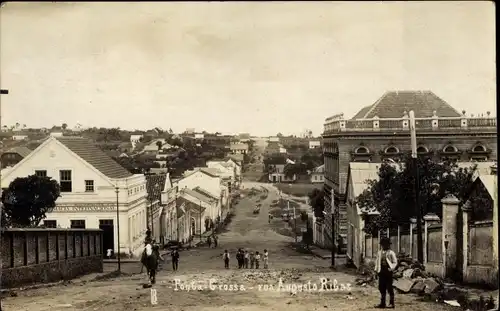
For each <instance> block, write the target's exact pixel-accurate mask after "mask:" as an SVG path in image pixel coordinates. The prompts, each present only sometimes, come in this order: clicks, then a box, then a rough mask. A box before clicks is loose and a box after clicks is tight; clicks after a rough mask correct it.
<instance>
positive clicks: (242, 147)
mask: <svg viewBox="0 0 500 311" xmlns="http://www.w3.org/2000/svg"><path fill="white" fill-rule="evenodd" d="M229 148H230V149H231V152H232V153H234V154H247V153H248V145H247V144H244V143H236V144H231V146H230V147H229Z"/></svg>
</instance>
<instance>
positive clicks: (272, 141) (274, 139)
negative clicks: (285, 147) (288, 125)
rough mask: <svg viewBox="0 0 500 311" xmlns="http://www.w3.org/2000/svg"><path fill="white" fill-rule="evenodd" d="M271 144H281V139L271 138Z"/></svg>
mask: <svg viewBox="0 0 500 311" xmlns="http://www.w3.org/2000/svg"><path fill="white" fill-rule="evenodd" d="M269 142H271V143H279V142H280V138H279V137H269Z"/></svg>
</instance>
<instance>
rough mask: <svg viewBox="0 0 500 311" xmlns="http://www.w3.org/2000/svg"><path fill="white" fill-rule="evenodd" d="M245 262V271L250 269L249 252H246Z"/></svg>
mask: <svg viewBox="0 0 500 311" xmlns="http://www.w3.org/2000/svg"><path fill="white" fill-rule="evenodd" d="M243 260H244V266H245V269H248V263H249V261H250V254H249V253H248V251H245V255H244V257H243Z"/></svg>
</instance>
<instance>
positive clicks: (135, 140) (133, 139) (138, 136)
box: [130, 134, 144, 149]
mask: <svg viewBox="0 0 500 311" xmlns="http://www.w3.org/2000/svg"><path fill="white" fill-rule="evenodd" d="M143 136H144V135H142V134H134V135H130V143H131V144H132V148H133V149H135V146H136V145H137V143H138V142H140V141H141V139H142V137H143Z"/></svg>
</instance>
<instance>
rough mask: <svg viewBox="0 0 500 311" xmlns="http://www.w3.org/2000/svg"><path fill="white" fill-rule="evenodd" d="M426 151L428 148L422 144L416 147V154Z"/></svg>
mask: <svg viewBox="0 0 500 311" xmlns="http://www.w3.org/2000/svg"><path fill="white" fill-rule="evenodd" d="M428 152H429V150H428V149H427V148H426V147H424V146H420V147H418V148H417V153H418V154H422V153H428Z"/></svg>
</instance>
